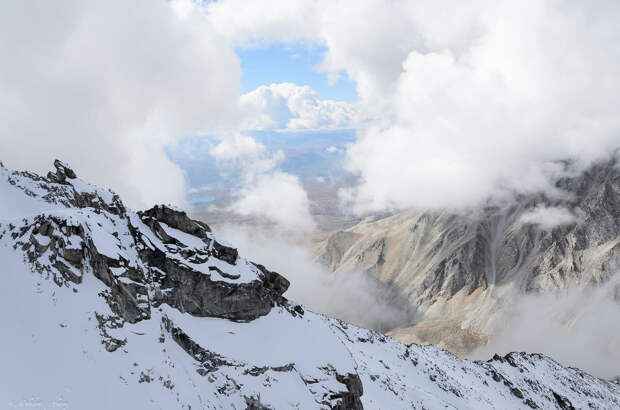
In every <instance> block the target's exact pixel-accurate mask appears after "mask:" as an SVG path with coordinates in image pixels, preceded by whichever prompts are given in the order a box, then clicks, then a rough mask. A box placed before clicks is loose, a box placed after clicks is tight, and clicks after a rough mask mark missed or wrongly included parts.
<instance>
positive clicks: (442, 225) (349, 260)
mask: <svg viewBox="0 0 620 410" xmlns="http://www.w3.org/2000/svg"><path fill="white" fill-rule="evenodd" d="M557 190H558V192H556V194H555V195H554V196H553V197H549V196H546V195H542V194H541V195H537V196H528V197H521V198H518V199H517V201H516V202H510V203H509V204H507V205H505V206H501V207H500V206H493V207H487V208H484V209H477V210H470V211H469V212H468V213H464V214H463V213H461V214H458V213H451V212H448V211H444V212H440V211H407V212H401V213H397V214H395V215H391V216H388V217H385V218H379V219H373V218H368V219H366V220H365V221H363V222H361V223H359V224H358V225H356V226H353V227H351V228H349V229H347V230H344V231H340V232H335V233H334V234H332V235H331V236H329V237H328V238H327V239H325V240H323V241H322V242H320V243H319V244H318V245H317V248H316V255H317V259H318V260H320V261H321V263H323V264H324V265H326V266H328V267H329V268H330V269H331V270H332V271H335V272H347V271H350V270H356V271H362V272H366V273H368V274H370V275H373V276H375V277H376V278H378V279H379V280H381V281H382V282H384V283H386V284H388V285H393V286H394V287H396V288H397V289H399V290H400V291H401V292H402V293H403V294H404V295H405V296H406V297H407V298H408V300H409V302H410V303H411V305H412V306H415V307H416V308H417V309H418V311H419V312H421V316H420V318H419V319H418V320H417V322H416V323H414V324H411V325H410V326H403V327H402V328H399V329H396V330H394V331H393V332H392V333H391V334H393V335H394V336H396V337H398V338H399V339H400V340H402V341H405V342H407V343H410V342H424V343H433V344H438V345H440V346H442V347H445V348H448V349H450V350H452V351H454V352H457V353H469V352H471V351H472V349H474V348H475V347H476V346H479V345H480V344H484V343H485V342H486V341H487V340H488V337H489V335H490V334H492V333H493V331H494V330H495V329H496V328H497V327H498V325H500V324H501V323H502V322H503V320H504V316H503V313H504V310H505V308H506V307H508V306H511V305H512V304H513V303H514V302H515V300H516V299H518V298H519V297H520V295H523V294H526V293H543V292H547V293H551V292H555V291H558V290H567V289H575V288H582V287H585V286H599V285H601V284H604V283H608V282H609V280H610V279H611V278H612V277H613V275H614V274H615V273H616V272H617V271H618V267H619V266H620V170H619V168H618V164H617V161H616V160H611V161H609V162H606V163H602V164H598V165H595V166H593V167H591V168H590V169H588V170H587V171H585V172H583V173H581V174H577V175H574V176H572V177H570V178H563V179H561V180H559V181H558V182H557ZM616 293H617V295H620V288H618V289H617V290H616ZM618 300H620V298H619V299H618ZM403 325H407V324H403Z"/></svg>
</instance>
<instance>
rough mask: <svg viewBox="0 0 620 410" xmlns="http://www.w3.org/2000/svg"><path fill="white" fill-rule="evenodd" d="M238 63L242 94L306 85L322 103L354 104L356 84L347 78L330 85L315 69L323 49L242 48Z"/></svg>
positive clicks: (300, 46)
mask: <svg viewBox="0 0 620 410" xmlns="http://www.w3.org/2000/svg"><path fill="white" fill-rule="evenodd" d="M235 51H236V53H237V55H238V56H239V60H240V61H241V86H242V90H243V92H244V93H248V92H250V91H254V90H255V89H257V88H258V87H260V86H261V85H270V84H278V83H293V84H298V85H307V86H309V87H310V88H312V89H313V90H315V91H316V92H317V94H318V95H319V97H320V98H321V99H327V100H338V101H346V102H348V103H353V102H355V101H356V100H357V91H356V90H355V83H354V82H353V81H351V80H350V79H349V78H348V77H347V76H346V74H341V75H340V76H339V78H338V79H337V80H336V81H335V82H333V83H331V84H330V82H329V80H328V76H327V73H325V72H320V71H319V70H318V67H319V65H320V63H321V61H322V59H323V54H324V53H325V47H322V46H319V45H312V44H309V45H308V44H300V43H296V44H282V43H275V44H269V45H263V46H254V47H252V46H245V47H239V48H237V49H236V50H235Z"/></svg>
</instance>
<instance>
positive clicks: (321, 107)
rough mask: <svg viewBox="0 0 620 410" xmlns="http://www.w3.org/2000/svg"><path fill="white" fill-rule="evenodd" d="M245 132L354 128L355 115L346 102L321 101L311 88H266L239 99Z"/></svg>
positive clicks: (353, 109)
mask: <svg viewBox="0 0 620 410" xmlns="http://www.w3.org/2000/svg"><path fill="white" fill-rule="evenodd" d="M240 104H241V109H242V111H243V113H244V115H245V116H246V117H245V119H244V122H243V124H242V128H244V129H251V130H265V129H287V130H302V129H306V130H307V129H313V130H317V129H335V128H349V127H353V126H354V125H356V124H355V121H356V114H357V113H356V111H355V108H354V107H353V105H351V104H349V103H347V102H345V101H335V100H322V99H320V98H319V95H318V94H317V92H316V91H314V90H313V89H312V88H310V87H308V86H307V85H305V86H299V85H295V84H291V83H280V84H271V85H269V86H267V85H263V86H260V87H258V88H257V89H256V90H254V91H251V92H249V93H247V94H243V95H242V96H241V97H240Z"/></svg>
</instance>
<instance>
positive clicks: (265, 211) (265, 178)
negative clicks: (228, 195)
mask: <svg viewBox="0 0 620 410" xmlns="http://www.w3.org/2000/svg"><path fill="white" fill-rule="evenodd" d="M237 196H238V197H239V199H238V200H237V201H235V202H234V203H233V204H232V206H231V209H232V210H233V211H234V212H236V213H238V214H240V215H246V216H248V215H249V216H258V217H263V218H267V219H268V220H270V221H273V222H276V223H278V224H279V225H281V226H283V227H286V228H289V229H294V230H298V231H302V232H307V231H310V230H312V229H313V228H314V222H313V219H312V216H311V215H310V201H309V200H308V195H307V194H306V191H305V190H304V189H303V187H302V186H301V182H300V181H299V178H297V177H296V176H295V175H291V174H287V173H284V172H280V171H275V172H270V173H265V174H262V175H259V176H257V177H256V178H255V179H254V180H253V181H251V182H250V183H248V184H247V185H246V186H245V187H244V188H242V189H241V190H240V191H239V192H237Z"/></svg>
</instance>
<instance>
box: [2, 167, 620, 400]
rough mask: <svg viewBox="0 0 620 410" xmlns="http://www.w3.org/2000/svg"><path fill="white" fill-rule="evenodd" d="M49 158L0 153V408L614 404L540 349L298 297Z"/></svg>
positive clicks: (166, 212) (225, 251) (157, 212)
mask: <svg viewBox="0 0 620 410" xmlns="http://www.w3.org/2000/svg"><path fill="white" fill-rule="evenodd" d="M55 165H56V168H57V172H56V173H50V174H49V175H48V176H47V177H46V178H43V177H40V176H37V175H34V174H31V173H19V172H13V171H9V170H7V169H4V168H3V167H0V275H1V277H2V281H3V286H2V287H1V290H0V309H1V311H2V312H3V320H2V325H3V332H2V337H1V338H0V352H2V356H1V357H2V365H3V366H2V367H3V371H2V372H1V376H0V385H1V386H2V388H1V389H0V406H5V407H7V408H13V407H26V406H30V407H32V406H37V407H41V408H69V409H111V408H114V409H152V408H161V409H174V408H186V409H189V408H191V409H203V408H204V409H211V408H249V409H264V408H276V409H282V408H300V409H310V408H338V409H359V408H369V409H399V408H403V409H408V408H427V409H434V408H458V409H468V408H469V409H479V408H495V409H510V408H563V409H566V408H587V407H591V408H609V409H613V408H618V407H620V388H619V387H618V386H617V385H616V384H613V383H611V382H608V381H604V380H600V379H597V378H594V377H592V376H590V375H588V374H586V373H584V372H582V371H580V370H577V369H571V368H564V367H562V366H561V365H559V364H558V363H556V362H554V361H553V360H551V359H549V358H547V357H545V356H541V355H536V354H534V355H528V354H524V353H513V354H510V355H508V356H506V357H499V356H497V357H494V358H493V359H491V360H489V361H487V362H470V361H466V360H461V359H459V358H457V357H455V356H453V355H452V354H450V353H448V352H445V351H442V350H438V349H435V348H433V347H420V346H417V345H411V346H406V345H403V344H401V343H399V342H397V341H395V340H393V339H391V338H389V337H386V336H384V335H381V334H379V333H376V332H373V331H369V330H365V329H360V328H358V327H355V326H352V325H348V324H346V323H344V322H341V321H338V320H335V319H330V318H327V317H324V316H321V315H317V314H314V313H312V312H309V311H305V310H304V309H303V307H301V306H299V305H298V304H295V303H293V302H289V301H287V300H286V299H285V298H284V297H283V296H282V294H283V293H284V292H285V291H286V289H287V287H288V281H287V280H286V279H284V278H283V277H282V276H280V275H279V274H277V273H275V272H270V271H269V270H267V269H266V268H265V267H263V266H261V265H258V264H255V263H252V262H249V261H247V260H245V259H243V258H241V257H239V255H238V254H237V251H236V250H235V249H234V248H233V247H232V245H230V244H226V243H224V242H222V241H220V240H218V239H217V237H216V236H214V235H213V234H212V233H211V232H210V229H209V227H208V226H206V225H204V224H201V223H199V222H197V221H192V220H191V219H189V218H188V217H187V216H186V215H185V214H184V213H183V212H182V211H179V210H175V209H171V208H169V207H164V206H158V207H154V208H152V209H150V210H148V211H145V212H138V213H134V212H132V211H130V210H127V209H126V208H125V207H124V206H123V204H122V202H121V201H120V199H119V198H118V197H117V196H116V195H114V194H112V193H110V192H107V191H103V190H100V189H98V188H96V187H93V186H90V185H88V184H86V183H84V182H82V181H81V180H79V179H77V178H76V176H75V174H74V173H73V171H71V169H70V168H69V167H68V166H67V165H66V164H63V163H60V162H56V163H55Z"/></svg>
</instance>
